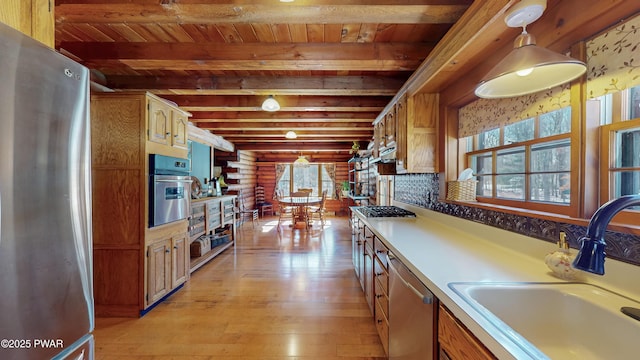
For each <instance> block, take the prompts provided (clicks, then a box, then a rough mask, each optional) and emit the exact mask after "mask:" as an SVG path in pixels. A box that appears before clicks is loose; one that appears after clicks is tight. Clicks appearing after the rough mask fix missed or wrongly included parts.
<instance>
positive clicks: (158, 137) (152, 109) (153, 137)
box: [147, 94, 190, 149]
mask: <svg viewBox="0 0 640 360" xmlns="http://www.w3.org/2000/svg"><path fill="white" fill-rule="evenodd" d="M147 101H148V104H147V109H148V114H147V120H148V124H147V136H148V138H147V140H148V141H150V142H152V143H155V144H160V145H165V146H168V147H174V148H178V149H187V147H188V144H187V126H188V118H189V115H190V114H189V113H187V112H185V111H182V110H180V109H179V108H177V107H175V106H173V105H171V104H169V103H167V102H166V101H164V100H163V99H161V98H158V97H156V96H154V95H152V94H147Z"/></svg>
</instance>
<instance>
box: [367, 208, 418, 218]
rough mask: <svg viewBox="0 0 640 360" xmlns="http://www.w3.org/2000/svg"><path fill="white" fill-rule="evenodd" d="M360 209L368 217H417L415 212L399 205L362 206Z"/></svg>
mask: <svg viewBox="0 0 640 360" xmlns="http://www.w3.org/2000/svg"><path fill="white" fill-rule="evenodd" d="M358 210H359V211H360V212H361V213H362V215H364V216H365V217H368V218H374V217H416V214H415V213H414V212H411V211H409V210H405V209H402V208H399V207H397V206H361V207H359V208H358Z"/></svg>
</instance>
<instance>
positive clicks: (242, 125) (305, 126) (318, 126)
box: [196, 121, 372, 132]
mask: <svg viewBox="0 0 640 360" xmlns="http://www.w3.org/2000/svg"><path fill="white" fill-rule="evenodd" d="M196 124H197V126H198V127H207V128H214V129H216V131H221V130H231V131H238V130H242V131H247V130H260V131H276V130H279V131H286V130H296V131H298V130H305V131H312V130H328V131H334V132H335V131H349V130H350V129H353V131H359V130H363V131H367V132H371V131H372V128H371V122H359V123H335V122H330V121H326V122H312V123H311V122H298V123H280V122H275V123H271V124H267V123H261V122H258V123H255V122H248V121H234V122H224V123H212V122H198V123H196Z"/></svg>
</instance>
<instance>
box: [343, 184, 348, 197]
mask: <svg viewBox="0 0 640 360" xmlns="http://www.w3.org/2000/svg"><path fill="white" fill-rule="evenodd" d="M342 196H344V197H347V196H349V182H348V181H346V180H345V181H343V182H342Z"/></svg>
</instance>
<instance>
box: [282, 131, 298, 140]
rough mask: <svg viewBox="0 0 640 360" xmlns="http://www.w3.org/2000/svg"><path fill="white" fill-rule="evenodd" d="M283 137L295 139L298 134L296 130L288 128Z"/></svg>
mask: <svg viewBox="0 0 640 360" xmlns="http://www.w3.org/2000/svg"><path fill="white" fill-rule="evenodd" d="M284 137H286V138H287V139H296V138H297V137H298V134H296V132H295V131H293V130H289V131H287V133H286V135H285V136H284Z"/></svg>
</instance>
